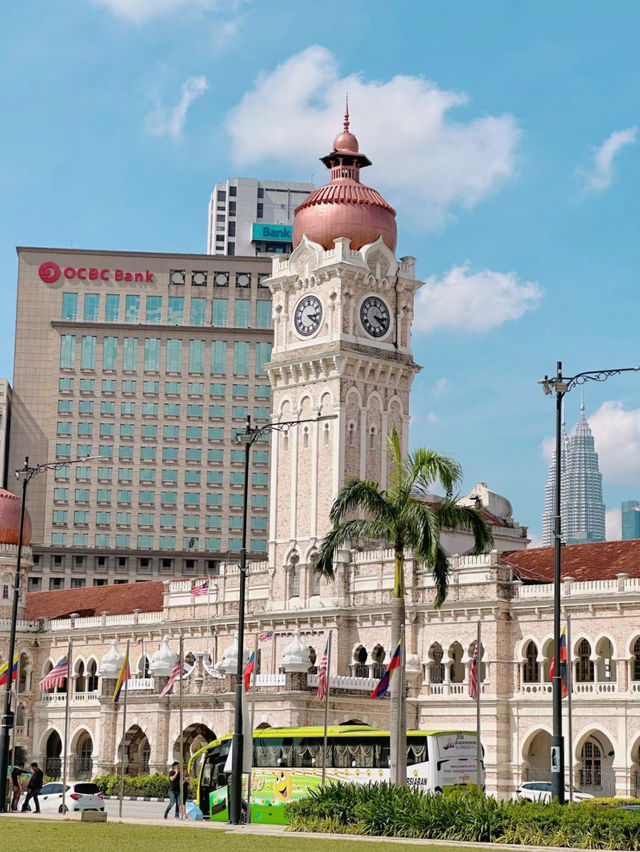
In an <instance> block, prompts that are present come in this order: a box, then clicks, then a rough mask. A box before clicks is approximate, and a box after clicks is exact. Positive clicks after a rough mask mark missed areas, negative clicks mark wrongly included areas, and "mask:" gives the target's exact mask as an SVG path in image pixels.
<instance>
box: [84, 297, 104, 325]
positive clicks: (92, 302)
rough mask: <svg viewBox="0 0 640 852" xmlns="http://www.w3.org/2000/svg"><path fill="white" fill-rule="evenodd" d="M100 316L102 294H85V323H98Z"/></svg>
mask: <svg viewBox="0 0 640 852" xmlns="http://www.w3.org/2000/svg"><path fill="white" fill-rule="evenodd" d="M99 316H100V294H99V293H85V294H84V321H85V322H98V317H99Z"/></svg>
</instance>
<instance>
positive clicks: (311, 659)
mask: <svg viewBox="0 0 640 852" xmlns="http://www.w3.org/2000/svg"><path fill="white" fill-rule="evenodd" d="M316 660H317V656H316V649H315V648H314V647H313V645H309V663H310V666H309V669H308V671H309V672H310V673H311V674H316V673H317V671H318V669H317V667H316Z"/></svg>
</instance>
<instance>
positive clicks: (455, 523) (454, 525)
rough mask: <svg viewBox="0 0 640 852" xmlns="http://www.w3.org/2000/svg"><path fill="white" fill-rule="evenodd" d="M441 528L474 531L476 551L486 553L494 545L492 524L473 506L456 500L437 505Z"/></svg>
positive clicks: (436, 511)
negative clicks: (461, 504) (462, 504)
mask: <svg viewBox="0 0 640 852" xmlns="http://www.w3.org/2000/svg"><path fill="white" fill-rule="evenodd" d="M434 511H435V515H436V517H437V519H438V524H439V525H440V528H441V529H456V530H468V531H469V532H472V533H473V538H474V553H486V552H487V550H489V549H490V548H491V547H492V546H493V533H492V532H491V526H490V525H489V524H488V523H487V521H485V520H484V518H483V517H482V515H481V514H480V513H479V512H478V511H477V510H476V509H473V508H471V506H460V505H459V504H458V503H456V502H455V501H454V500H444V501H443V502H442V503H438V505H437V506H436V507H435V510H434Z"/></svg>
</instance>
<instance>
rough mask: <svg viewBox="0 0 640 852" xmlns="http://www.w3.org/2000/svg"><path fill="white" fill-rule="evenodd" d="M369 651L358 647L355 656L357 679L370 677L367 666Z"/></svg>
mask: <svg viewBox="0 0 640 852" xmlns="http://www.w3.org/2000/svg"><path fill="white" fill-rule="evenodd" d="M367 656H368V654H367V649H366V648H364V647H363V646H362V645H358V647H357V648H356V650H355V653H354V655H353V659H354V660H355V663H356V665H355V672H354V676H355V677H369V666H368V665H367Z"/></svg>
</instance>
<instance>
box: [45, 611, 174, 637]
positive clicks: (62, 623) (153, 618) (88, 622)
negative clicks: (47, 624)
mask: <svg viewBox="0 0 640 852" xmlns="http://www.w3.org/2000/svg"><path fill="white" fill-rule="evenodd" d="M163 620H164V615H163V613H162V612H160V611H158V612H139V613H132V612H126V613H123V614H121V615H105V616H104V617H103V616H101V615H96V616H89V617H87V618H58V619H56V620H55V621H52V622H51V630H52V631H53V632H54V633H58V632H67V631H68V630H71V628H76V629H78V628H91V627H103V626H105V627H113V626H114V625H123V624H126V625H127V626H129V627H130V626H132V625H134V624H157V623H158V622H160V621H163Z"/></svg>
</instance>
